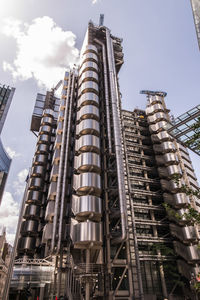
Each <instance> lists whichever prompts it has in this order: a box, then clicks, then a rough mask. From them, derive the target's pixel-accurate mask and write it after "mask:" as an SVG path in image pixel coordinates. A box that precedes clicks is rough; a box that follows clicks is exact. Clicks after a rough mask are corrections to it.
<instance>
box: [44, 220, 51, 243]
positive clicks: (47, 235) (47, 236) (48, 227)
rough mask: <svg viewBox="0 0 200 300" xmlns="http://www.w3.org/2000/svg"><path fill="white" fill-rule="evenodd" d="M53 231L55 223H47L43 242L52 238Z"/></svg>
mask: <svg viewBox="0 0 200 300" xmlns="http://www.w3.org/2000/svg"><path fill="white" fill-rule="evenodd" d="M52 232H53V223H47V224H46V225H45V226H44V230H43V235H42V242H43V243H46V242H47V241H48V240H51V239H52Z"/></svg>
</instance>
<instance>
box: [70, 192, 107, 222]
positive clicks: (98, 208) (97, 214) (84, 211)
mask: <svg viewBox="0 0 200 300" xmlns="http://www.w3.org/2000/svg"><path fill="white" fill-rule="evenodd" d="M72 211H73V213H74V215H75V216H76V219H77V220H83V219H85V218H88V217H90V219H91V220H96V221H100V219H101V215H102V199H101V198H99V197H95V196H90V195H86V196H81V197H77V196H76V195H73V196H72Z"/></svg>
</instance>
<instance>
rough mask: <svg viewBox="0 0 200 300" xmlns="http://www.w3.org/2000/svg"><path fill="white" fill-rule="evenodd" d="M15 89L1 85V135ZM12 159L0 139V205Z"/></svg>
mask: <svg viewBox="0 0 200 300" xmlns="http://www.w3.org/2000/svg"><path fill="white" fill-rule="evenodd" d="M14 92H15V89H14V88H11V87H9V86H5V85H3V86H2V85H1V84H0V134H1V132H2V129H3V125H4V122H5V120H6V116H7V113H8V110H9V107H10V104H11V101H12V98H13V95H14ZM10 164H11V159H10V157H9V156H8V154H7V152H6V151H5V149H4V147H3V144H2V141H1V139H0V203H1V200H2V196H3V191H4V188H5V184H6V180H7V177H8V172H9V168H10Z"/></svg>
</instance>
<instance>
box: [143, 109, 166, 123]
mask: <svg viewBox="0 0 200 300" xmlns="http://www.w3.org/2000/svg"><path fill="white" fill-rule="evenodd" d="M147 120H148V123H149V124H155V123H158V122H160V121H165V120H167V116H166V114H165V113H162V112H158V113H155V114H154V115H152V116H148V117H147Z"/></svg>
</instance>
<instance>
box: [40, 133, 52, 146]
mask: <svg viewBox="0 0 200 300" xmlns="http://www.w3.org/2000/svg"><path fill="white" fill-rule="evenodd" d="M50 139H51V137H50V135H48V134H40V135H39V136H38V144H42V143H44V144H45V143H46V144H48V143H49V142H50Z"/></svg>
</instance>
